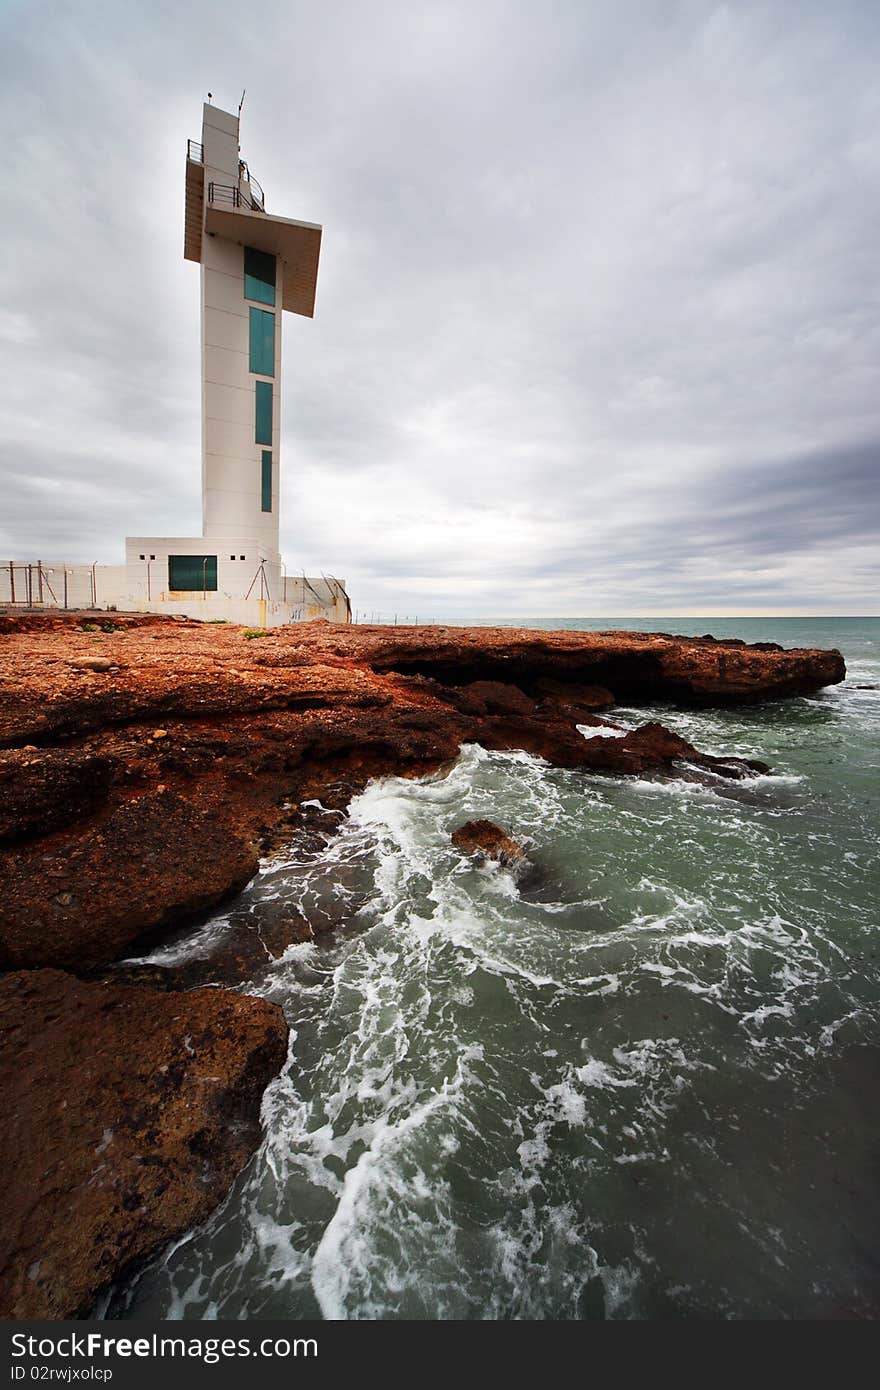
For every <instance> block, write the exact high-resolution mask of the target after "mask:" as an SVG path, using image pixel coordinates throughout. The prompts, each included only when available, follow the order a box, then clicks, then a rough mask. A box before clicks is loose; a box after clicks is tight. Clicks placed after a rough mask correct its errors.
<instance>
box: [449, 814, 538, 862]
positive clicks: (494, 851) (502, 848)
mask: <svg viewBox="0 0 880 1390" xmlns="http://www.w3.org/2000/svg"><path fill="white" fill-rule="evenodd" d="M452 843H453V844H454V845H455V848H456V849H460V850H461V852H462V854H473V855H477V856H478V857H479V858H480V859H483V860H486V859H493V860H497V862H498V863H499V864H503V865H504V866H505V867H513V866H515V865H520V864H523V863H524V862H525V857H526V852H525V850H524V849H523V847H522V845H521V844H519V842H518V841H517V840H515V839H514V838H513V836H512V835H510V834H509V833H508V831H506V830H502V828H501V826H500V825H495V824H494V822H493V821H490V820H469V821H466V822H465V824H464V825H460V826H459V827H458V829H457V830H454V831H453V832H452Z"/></svg>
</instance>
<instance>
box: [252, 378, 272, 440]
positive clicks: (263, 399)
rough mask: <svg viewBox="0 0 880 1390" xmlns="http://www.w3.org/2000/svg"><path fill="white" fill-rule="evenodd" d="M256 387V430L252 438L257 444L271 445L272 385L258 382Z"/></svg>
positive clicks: (269, 382) (266, 382)
mask: <svg viewBox="0 0 880 1390" xmlns="http://www.w3.org/2000/svg"><path fill="white" fill-rule="evenodd" d="M256 386H257V405H256V428H255V431H254V438H255V440H256V443H257V444H269V445H271V443H272V383H271V381H258V382H257V383H256Z"/></svg>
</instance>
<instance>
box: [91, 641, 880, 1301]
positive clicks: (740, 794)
mask: <svg viewBox="0 0 880 1390" xmlns="http://www.w3.org/2000/svg"><path fill="white" fill-rule="evenodd" d="M530 625H532V626H538V625H539V624H536V623H535V622H534V620H531V622H530ZM540 625H541V626H548V627H549V626H555V625H557V624H554V623H553V622H552V621H550V620H548V621H547V622H546V623H542V624H540ZM558 625H559V626H563V625H564V626H568V627H581V628H604V627H619V628H631V629H637V630H638V629H640V630H663V631H669V632H689V633H706V632H712V633H713V634H714V635H716V636H719V637H723V636H740V637H744V638H745V639H746V640H748V641H778V642H781V643H782V644H783V645H784V646H824V647H831V646H836V647H839V648H840V649H841V650H842V651H843V653H844V656H845V657H846V661H847V668H848V676H847V680H846V682H845V683H844V684H843V685H841V686H837V687H832V688H829V689H827V690H824V691H822V692H820V693H818V694H816V695H813V696H809V697H806V698H799V699H795V700H791V701H787V702H783V703H777V704H766V705H762V706H757V707H754V708H748V709H735V710H699V711H693V710H689V711H686V712H679V711H676V710H674V709H669V708H663V707H660V706H651V707H640V708H638V709H636V708H626V709H617V710H615V711H613V712H612V713H611V715H610V716H609V717H610V718H612V719H613V720H615V721H616V722H618V723H619V724H621V725H623V726H627V727H628V726H631V725H635V724H637V723H640V722H642V721H644V720H645V719H648V718H659V719H661V720H662V721H663V722H664V723H666V724H668V725H669V726H670V727H672V728H674V729H676V730H678V731H680V732H681V733H683V734H685V735H686V736H687V737H688V738H689V739H691V740H692V741H693V742H694V743H695V744H696V745H697V746H698V747H699V748H701V749H702V750H704V751H707V752H714V753H739V754H742V755H746V756H749V757H757V758H761V759H763V760H764V761H766V762H768V763H769V764H770V765H771V767H772V773H771V775H769V776H765V777H759V778H757V779H755V780H754V781H751V782H747V783H725V782H722V781H721V780H719V781H718V782H717V784H716V783H712V785H697V784H695V783H692V782H687V781H684V780H681V779H680V778H677V777H671V778H608V777H600V776H595V775H588V774H584V773H582V772H571V771H564V770H560V769H556V768H552V767H549V766H547V765H546V764H545V763H543V762H541V761H540V760H539V759H535V758H532V757H529V756H527V755H525V754H519V753H508V754H497V753H487V752H485V751H484V750H483V749H481V748H479V747H477V746H470V747H467V748H465V749H464V750H463V752H462V754H461V756H460V758H459V760H458V762H457V763H456V765H455V766H454V767H453V768H452V770H451V771H448V772H447V773H445V774H443V775H437V776H434V777H431V778H428V779H426V780H424V781H421V782H410V781H406V780H402V779H397V778H388V779H385V780H383V781H381V782H376V783H373V784H372V785H371V786H370V787H369V788H368V789H367V790H366V791H365V792H364V793H363V795H361V796H359V797H358V798H356V800H355V801H354V802H353V803H352V805H351V807H350V809H349V812H348V814H347V816H344V817H341V818H340V824H339V829H338V832H337V833H336V834H335V835H334V836H333V837H332V838H331V837H328V840H327V843H326V845H325V846H323V847H321V848H320V849H315V848H314V846H313V845H312V846H311V847H310V848H306V847H305V845H304V844H303V845H300V844H298V843H297V842H294V843H292V844H291V846H290V847H289V849H288V850H287V851H286V852H285V853H283V854H281V855H279V856H276V857H274V858H273V859H271V860H270V861H267V862H266V863H265V864H264V865H263V868H262V871H261V873H260V875H259V876H258V878H257V879H256V880H255V881H254V882H253V883H252V884H251V885H250V886H249V887H248V888H247V890H246V891H245V892H244V893H243V894H242V895H241V897H240V899H239V900H237V902H236V903H235V904H234V905H233V906H232V907H231V908H230V909H227V910H226V911H225V912H224V913H222V914H219V915H218V916H217V917H216V918H214V919H213V920H212V921H211V922H209V923H208V924H207V925H202V926H200V927H198V928H196V929H193V930H192V931H191V932H190V933H189V934H187V935H186V936H184V937H183V938H182V939H178V940H176V941H175V942H174V944H173V945H167V946H165V947H164V948H160V949H159V950H157V951H155V952H154V953H153V955H152V957H151V959H152V960H154V961H157V962H160V963H161V962H170V961H173V960H179V959H181V958H182V957H184V956H186V955H188V954H204V953H206V952H208V951H210V950H211V949H212V946H213V944H215V943H216V942H217V940H218V939H219V938H220V937H222V935H223V933H224V932H225V931H227V930H229V928H230V924H234V923H236V922H237V923H241V922H242V921H243V920H244V921H246V922H247V923H248V924H249V925H250V926H251V927H252V928H253V930H254V931H259V930H260V923H261V920H266V919H267V917H268V916H269V915H270V914H273V913H277V912H278V911H279V909H284V910H291V911H296V910H297V909H298V907H303V908H305V909H306V910H307V909H308V908H309V906H310V905H312V904H314V903H316V902H322V901H323V902H327V901H330V902H335V903H336V904H337V905H338V904H341V905H342V906H343V907H344V908H346V909H347V917H348V921H347V924H346V925H345V927H343V928H341V929H339V930H338V931H337V932H335V933H334V934H332V935H331V936H329V937H325V938H321V939H320V940H319V941H318V942H316V943H314V944H307V945H300V946H294V947H292V948H290V949H289V950H288V951H287V952H286V954H285V955H284V957H283V958H282V959H281V960H278V961H275V962H270V961H267V965H266V968H265V970H263V971H262V972H261V973H259V974H258V975H257V976H256V977H255V978H254V980H253V981H251V982H250V983H249V984H248V985H247V986H246V987H247V988H248V989H251V990H253V991H256V992H257V993H260V994H263V995H265V996H266V997H267V998H270V999H273V1000H276V1001H277V1002H278V1003H280V1004H281V1005H282V1006H283V1007H284V1009H285V1012H286V1014H287V1017H288V1019H289V1022H290V1025H291V1030H292V1031H291V1048H290V1057H289V1061H288V1065H287V1067H286V1068H285V1070H284V1072H283V1074H282V1075H281V1076H280V1077H279V1078H278V1079H277V1080H276V1081H275V1082H274V1083H273V1084H272V1085H271V1086H270V1088H269V1090H268V1091H267V1094H266V1097H265V1101H264V1118H265V1121H266V1135H265V1140H264V1142H263V1144H262V1147H261V1148H260V1150H259V1152H258V1153H257V1155H256V1156H255V1158H254V1160H253V1161H252V1162H251V1164H250V1165H249V1167H248V1168H247V1169H246V1171H245V1172H244V1173H243V1174H242V1175H241V1177H240V1178H239V1180H238V1182H237V1183H236V1185H235V1187H234V1189H233V1191H232V1192H231V1193H230V1195H229V1197H228V1199H227V1200H226V1201H225V1203H224V1204H223V1206H222V1207H221V1208H220V1209H219V1210H218V1211H217V1212H216V1213H215V1214H214V1215H213V1216H212V1217H211V1218H210V1219H209V1220H208V1222H207V1223H206V1224H205V1225H204V1226H203V1227H201V1228H200V1229H198V1230H197V1231H194V1232H192V1233H190V1234H189V1235H188V1236H187V1237H186V1238H185V1239H183V1240H182V1241H180V1242H179V1243H178V1244H177V1245H176V1246H175V1247H174V1248H173V1249H172V1250H171V1251H168V1252H166V1253H165V1254H163V1256H162V1257H161V1258H160V1259H159V1260H157V1261H156V1262H155V1263H154V1264H153V1265H152V1266H151V1267H150V1268H149V1269H148V1270H146V1271H145V1272H144V1273H143V1274H142V1275H141V1277H140V1278H139V1279H138V1280H136V1281H135V1282H134V1283H133V1284H132V1285H131V1286H129V1287H127V1288H125V1289H120V1290H117V1292H116V1294H115V1296H114V1299H113V1301H112V1303H111V1309H110V1311H111V1315H112V1316H116V1317H150V1316H169V1317H176V1318H213V1317H236V1318H260V1317H288V1318H306V1317H315V1316H323V1317H327V1318H349V1317H351V1318H557V1319H559V1318H566V1319H569V1318H572V1319H583V1318H602V1317H611V1318H661V1317H662V1318H668V1317H673V1318H679V1317H681V1318H684V1317H697V1318H717V1317H722V1318H743V1317H749V1318H754V1317H757V1318H780V1317H794V1318H848V1317H865V1316H878V1315H880V1181H878V1179H880V1119H878V1104H877V1096H878V1081H880V1066H878V1057H880V1052H878V1044H880V980H878V955H877V951H878V935H877V913H878V897H880V894H878V888H880V872H878V857H877V842H878V829H880V805H878V802H880V620H878V619H864V618H858V619H847V618H840V619H832V618H820V619H726V620H720V619H716V618H702V619H695V620H682V619H660V620H657V619H652V620H645V619H639V618H631V619H620V618H618V619H614V620H610V619H602V618H599V619H592V620H583V621H582V622H572V621H570V620H569V621H567V622H565V623H564V624H562V623H559V624H558ZM475 816H487V817H489V818H490V819H492V820H496V821H500V822H502V823H503V824H505V825H507V826H509V827H510V829H511V830H512V832H513V833H514V834H515V835H516V836H518V837H519V838H521V839H524V840H526V841H527V842H528V843H529V846H530V857H531V859H532V860H533V862H534V864H535V865H536V866H537V869H538V877H537V878H536V880H535V882H534V883H533V884H532V886H530V887H523V888H522V890H520V889H519V888H518V887H517V885H516V884H515V883H514V881H513V879H512V878H511V876H510V875H509V874H508V873H507V872H505V871H503V870H500V869H497V868H494V869H477V868H475V867H474V866H473V865H472V863H471V862H469V861H468V860H465V859H463V858H462V857H461V856H460V855H459V854H458V853H457V852H456V851H455V850H454V849H453V848H452V846H451V844H450V840H449V833H450V831H451V830H452V829H453V828H454V827H455V826H456V825H458V824H459V823H460V822H461V821H463V820H465V819H468V818H472V817H475Z"/></svg>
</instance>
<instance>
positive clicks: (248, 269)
mask: <svg viewBox="0 0 880 1390" xmlns="http://www.w3.org/2000/svg"><path fill="white" fill-rule="evenodd" d="M244 297H245V299H256V300H258V301H259V302H260V304H274V303H275V257H274V256H270V255H269V253H268V252H267V251H257V250H255V248H254V247H253V246H246V247H245V248H244Z"/></svg>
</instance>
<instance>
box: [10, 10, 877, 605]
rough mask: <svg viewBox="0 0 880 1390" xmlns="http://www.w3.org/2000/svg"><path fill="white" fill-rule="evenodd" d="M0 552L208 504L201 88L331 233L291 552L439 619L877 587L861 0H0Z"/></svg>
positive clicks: (304, 349)
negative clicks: (188, 190)
mask: <svg viewBox="0 0 880 1390" xmlns="http://www.w3.org/2000/svg"><path fill="white" fill-rule="evenodd" d="M0 25H2V39H3V43H2V52H3V58H2V60H0V61H2V64H3V72H2V77H3V83H2V91H3V97H2V100H3V105H4V114H5V120H4V128H5V131H6V150H7V160H6V184H7V198H6V203H5V218H6V227H7V239H6V247H7V254H6V256H5V257H3V258H2V262H0V280H2V292H3V304H4V314H3V319H2V324H0V354H2V366H3V373H2V379H3V391H4V408H3V412H2V420H0V489H2V491H0V496H2V498H3V502H2V505H0V546H2V548H3V550H4V552H5V553H6V554H9V555H10V556H11V555H17V556H22V557H25V556H34V557H36V556H37V555H44V556H50V555H51V557H52V558H54V559H60V558H65V559H89V560H91V559H95V558H100V559H102V560H107V561H118V560H119V558H120V556H121V545H122V537H123V536H124V534H125V533H126V531H131V532H135V533H136V532H138V531H155V532H156V533H163V532H165V533H168V534H180V533H182V532H183V533H186V532H189V531H191V530H197V528H198V525H199V413H198V412H199V391H198V370H199V369H198V274H197V271H196V269H195V267H193V266H191V265H189V264H187V263H185V262H184V261H183V259H182V217H183V154H184V141H185V139H186V137H187V136H194V137H197V136H198V134H199V121H200V102H201V99H202V96H203V94H204V92H205V91H207V90H208V89H209V88H210V90H212V91H213V92H214V95H215V99H216V100H217V102H218V103H219V104H220V105H223V106H226V107H227V108H230V107H231V108H234V107H235V106H236V105H237V102H238V98H239V96H240V92H241V88H242V87H243V86H245V85H246V86H247V87H248V96H247V100H246V104H245V108H244V120H243V128H242V146H243V153H244V155H245V157H246V158H247V159H248V160H249V162H250V164H251V167H252V168H253V169H254V172H255V173H256V175H257V177H258V178H259V179H260V181H261V183H262V184H263V186H264V188H265V189H266V192H267V196H268V202H269V206H270V208H271V209H272V210H274V211H279V212H282V213H285V214H289V215H291V216H295V217H302V218H305V219H307V220H315V221H321V222H322V223H323V224H324V227H325V234H324V247H323V254H322V266H321V272H320V277H319V285H318V310H317V317H316V319H315V320H314V322H307V321H304V320H300V319H293V318H289V319H288V320H287V321H286V324H285V358H284V418H283V422H282V467H283V478H284V482H283V513H282V529H283V549H284V551H285V554H286V556H287V560H288V565H289V568H290V569H292V570H296V569H300V568H306V569H307V570H308V571H309V572H313V571H315V570H318V569H324V570H325V571H334V572H336V573H338V574H342V575H345V576H346V577H347V579H348V581H349V586H350V589H351V592H352V596H353V600H354V603H355V606H357V607H360V608H361V609H367V610H369V609H381V610H384V611H393V610H394V609H397V610H402V611H406V612H410V613H412V612H415V611H419V610H421V611H422V613H424V614H428V613H432V614H436V615H438V616H441V615H449V616H456V615H457V616H474V617H478V616H484V615H490V614H494V615H498V616H510V617H517V616H522V615H529V614H532V615H541V614H547V615H550V614H559V615H563V614H569V615H573V614H576V613H583V614H588V613H599V612H601V613H604V614H614V613H621V614H626V613H630V614H632V613H640V612H641V613H652V612H655V613H661V612H662V613H674V612H689V611H690V612H700V611H712V610H715V611H718V610H719V609H723V610H726V611H736V610H737V609H739V610H740V611H757V610H764V611H780V610H791V609H802V610H804V611H817V610H822V609H824V610H825V611H831V612H838V613H840V612H870V611H877V601H876V594H877V588H878V586H877V582H876V581H877V565H876V557H877V538H878V530H880V526H878V517H877V495H878V489H877V475H878V457H880V381H878V362H880V312H878V285H880V275H878V255H877V236H876V224H875V218H874V208H875V196H876V194H875V190H876V184H877V176H878V174H880V123H878V105H877V98H876V83H875V81H874V72H875V69H876V61H877V56H878V47H880V45H878V38H880V11H878V9H877V7H876V6H875V5H872V4H870V3H865V4H861V5H860V4H855V3H841V4H838V5H836V6H833V7H831V6H827V5H820V4H818V3H815V4H814V3H798V4H794V3H792V4H787V3H772V4H771V3H767V4H761V3H750V4H743V5H730V4H729V5H722V4H717V5H715V4H711V3H702V0H700V2H698V0H641V3H639V4H637V5H631V6H621V7H617V9H616V10H612V8H611V7H609V6H605V5H601V4H598V3H593V4H591V3H575V0H570V3H569V2H566V0H555V3H549V4H543V5H541V6H535V5H531V4H528V3H525V0H523V2H522V3H501V0H498V3H494V2H493V0H488V2H487V3H484V4H480V5H472V4H466V3H443V2H440V0H438V2H437V3H431V2H430V0H420V3H416V4H405V3H390V0H389V2H388V3H383V2H382V0H371V3H370V4H369V5H365V4H362V3H356V0H350V2H349V3H345V2H344V0H332V2H331V3H327V4H321V5H318V4H317V3H301V4H296V5H291V4H289V3H278V4H273V3H267V4H264V5H263V6H261V7H260V11H259V14H257V13H247V14H242V13H240V12H239V11H238V10H236V9H235V8H234V7H233V6H231V5H224V4H219V5H208V4H206V3H198V2H197V3H194V4H190V5H188V6H186V7H180V6H175V5H172V4H166V3H161V2H160V3H155V0H154V2H153V3H151V4H150V5H146V4H136V3H130V4H127V5H124V6H120V5H117V4H111V3H100V2H99V0H88V3H87V2H86V0H77V3H70V2H69V0H68V2H67V3H64V0H54V3H52V4H49V3H39V2H38V3H28V4H24V3H22V0H18V3H16V2H15V0H13V3H7V5H6V7H5V9H4V10H3V12H2V19H0Z"/></svg>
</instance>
